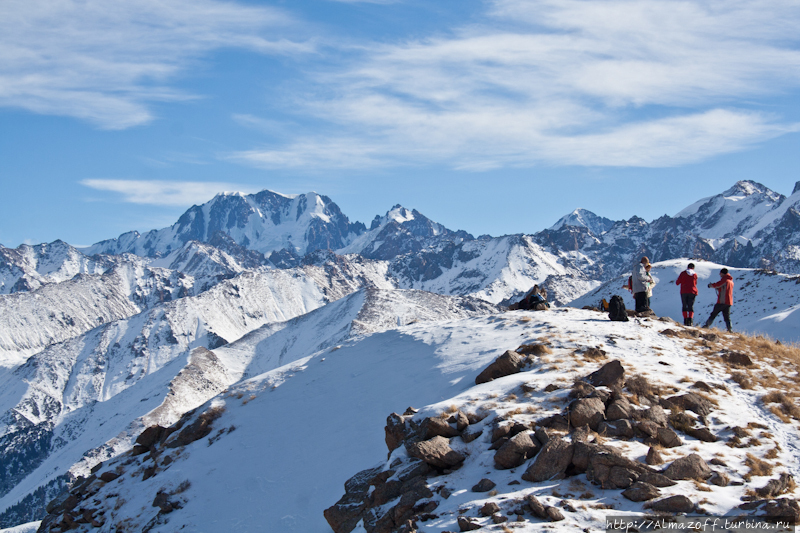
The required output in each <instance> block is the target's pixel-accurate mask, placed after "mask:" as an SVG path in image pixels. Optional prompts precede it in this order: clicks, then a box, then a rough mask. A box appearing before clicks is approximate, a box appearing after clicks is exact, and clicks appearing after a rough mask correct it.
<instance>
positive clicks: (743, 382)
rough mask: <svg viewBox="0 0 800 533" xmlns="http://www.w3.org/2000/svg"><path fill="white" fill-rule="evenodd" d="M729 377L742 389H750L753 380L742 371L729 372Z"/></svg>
mask: <svg viewBox="0 0 800 533" xmlns="http://www.w3.org/2000/svg"><path fill="white" fill-rule="evenodd" d="M731 379H732V380H733V381H735V382H736V383H738V384H739V386H740V387H741V388H743V389H752V388H753V380H752V379H751V378H750V376H748V375H747V374H745V373H744V372H734V373H732V374H731Z"/></svg>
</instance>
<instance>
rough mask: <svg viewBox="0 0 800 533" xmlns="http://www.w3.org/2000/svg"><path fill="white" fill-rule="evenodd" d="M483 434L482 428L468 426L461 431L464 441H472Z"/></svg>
mask: <svg viewBox="0 0 800 533" xmlns="http://www.w3.org/2000/svg"><path fill="white" fill-rule="evenodd" d="M482 434H483V429H482V428H476V427H468V428H467V429H466V430H464V432H462V433H461V440H463V441H464V442H467V443H469V442H472V441H474V440H475V439H477V438H478V437H480V436H481V435H482Z"/></svg>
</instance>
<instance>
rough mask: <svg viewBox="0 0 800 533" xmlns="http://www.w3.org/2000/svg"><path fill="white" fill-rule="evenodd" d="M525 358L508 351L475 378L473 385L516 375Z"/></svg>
mask: <svg viewBox="0 0 800 533" xmlns="http://www.w3.org/2000/svg"><path fill="white" fill-rule="evenodd" d="M525 362H526V358H525V357H523V356H521V355H520V354H518V353H517V352H512V351H511V350H508V351H507V352H506V353H504V354H503V355H501V356H500V357H498V358H497V359H495V360H494V362H492V363H491V364H490V365H489V366H487V367H486V368H485V369H484V370H483V372H481V373H480V374H478V377H476V378H475V384H476V385H480V384H481V383H488V382H489V381H492V380H495V379H498V378H502V377H504V376H510V375H511V374H516V373H518V372H520V371H521V370H522V368H523V367H524V366H525Z"/></svg>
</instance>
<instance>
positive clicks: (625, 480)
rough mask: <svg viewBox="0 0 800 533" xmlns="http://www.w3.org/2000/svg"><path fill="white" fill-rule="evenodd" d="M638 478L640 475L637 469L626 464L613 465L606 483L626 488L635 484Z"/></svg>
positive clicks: (618, 487) (617, 487)
mask: <svg viewBox="0 0 800 533" xmlns="http://www.w3.org/2000/svg"><path fill="white" fill-rule="evenodd" d="M637 479H639V475H638V473H637V472H636V471H635V470H632V469H629V468H626V467H624V466H612V467H611V470H610V471H609V473H608V478H607V483H606V484H607V486H610V487H614V488H615V489H625V488H628V487H630V486H631V485H633V484H634V483H635V482H636V480H637Z"/></svg>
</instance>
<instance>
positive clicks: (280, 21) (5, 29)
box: [0, 0, 309, 129]
mask: <svg viewBox="0 0 800 533" xmlns="http://www.w3.org/2000/svg"><path fill="white" fill-rule="evenodd" d="M294 25H295V22H294V21H293V20H292V19H291V18H290V17H289V16H287V15H286V14H284V13H283V12H282V11H279V10H276V9H273V8H266V7H259V8H256V7H248V6H245V5H241V4H236V3H233V2H224V1H219V0H137V1H135V2H131V1H127V0H59V1H56V2H53V1H50V0H3V2H0V106H11V107H21V108H24V109H28V110H30V111H33V112H36V113H45V114H55V115H63V116H71V117H76V118H79V119H83V120H87V121H89V122H92V123H94V124H96V125H98V126H100V127H102V128H106V129H124V128H128V127H131V126H136V125H139V124H143V123H146V122H148V121H150V120H152V119H153V114H152V111H151V109H150V104H151V103H152V102H154V101H165V100H184V99H188V98H192V97H193V95H188V94H184V93H182V92H180V91H178V90H176V89H175V88H174V87H171V86H170V85H169V84H170V82H172V81H174V79H175V78H176V76H177V74H179V73H180V72H181V71H182V70H183V69H185V68H187V67H188V66H189V65H192V64H193V62H195V61H197V60H198V59H199V58H201V57H202V56H203V55H204V54H206V53H208V52H209V51H211V50H214V49H218V48H222V47H238V48H246V49H250V50H254V51H257V52H261V53H271V54H272V53H274V54H285V53H296V52H300V51H308V50H309V45H308V44H305V43H298V42H292V41H290V40H287V39H286V38H284V37H283V36H282V33H285V31H284V30H287V29H288V28H291V27H293V26H294ZM271 34H272V37H269V35H271Z"/></svg>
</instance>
